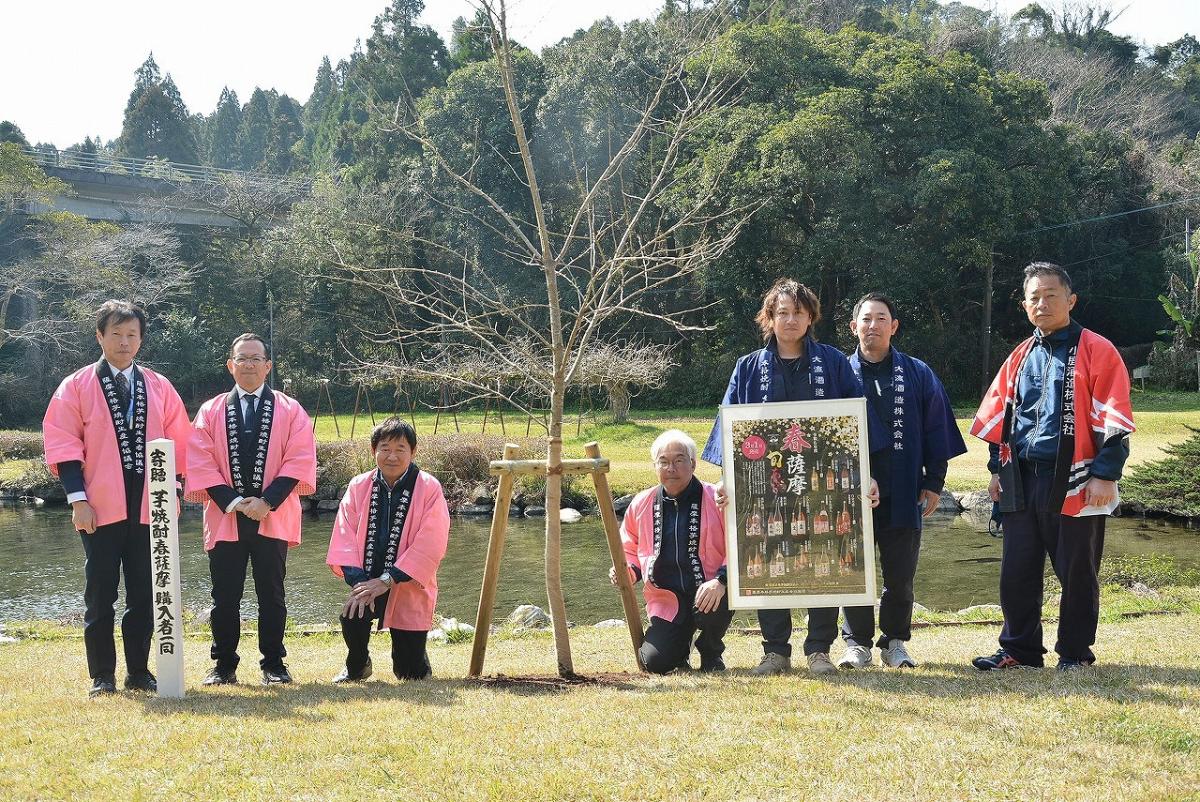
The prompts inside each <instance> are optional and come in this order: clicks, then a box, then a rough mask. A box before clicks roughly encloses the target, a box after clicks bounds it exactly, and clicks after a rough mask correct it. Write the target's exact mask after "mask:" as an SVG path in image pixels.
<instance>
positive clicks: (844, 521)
mask: <svg viewBox="0 0 1200 802" xmlns="http://www.w3.org/2000/svg"><path fill="white" fill-rule="evenodd" d="M837 533H838V534H839V535H840V536H842V537H845V536H846V535H848V534H850V507H849V505H848V504H846V500H845V499H842V511H841V512H839V513H838V517H837Z"/></svg>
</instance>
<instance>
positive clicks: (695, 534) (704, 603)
mask: <svg viewBox="0 0 1200 802" xmlns="http://www.w3.org/2000/svg"><path fill="white" fill-rule="evenodd" d="M650 459H651V460H652V461H653V463H654V469H655V471H657V473H658V480H659V483H660V484H659V485H658V487H652V488H650V489H649V490H643V491H642V492H641V493H639V494H638V495H637V497H636V498H634V500H633V503H631V504H630V505H629V509H628V510H626V512H625V520H624V522H623V523H622V524H621V542H622V543H623V545H624V547H625V559H626V562H627V563H628V569H629V576H630V581H631V582H633V583H635V584H636V583H637V582H638V581H639V580H643V579H644V580H645V584H644V587H643V594H644V595H645V598H646V614H647V615H648V616H649V618H650V628H649V629H648V630H646V639H645V642H644V643H642V647H641V649H640V650H639V655H640V657H641V660H642V665H643V666H645V668H646V670H647V671H649V672H651V673H654V674H666V673H668V672H670V671H673V670H675V669H677V668H681V669H687V668H690V664H689V663H688V655H689V654H690V653H691V650H692V636H693V635H695V634H696V632H697V630H698V631H699V633H700V634H699V636H698V637H697V638H696V650H697V651H698V652H699V653H700V670H701V671H724V670H725V662H724V660H722V658H721V655H722V654H723V653H724V651H725V632H726V630H728V629H729V622H730V621H731V620H732V618H733V613H732V612H730V610H729V602H728V600H727V599H726V596H725V572H726V566H725V518H724V516H723V515H722V514H721V511H720V510H719V509H717V504H716V501H715V500H714V499H715V497H714V488H713V486H712V485H710V484H707V483H705V482H701V481H700V480H699V479H697V478H696V477H695V472H696V443H695V441H694V440H692V438H690V437H688V435H687V434H685V433H684V432H681V431H679V430H678V429H668V430H667V431H665V432H663V433H662V434H661V435H659V436H658V439H657V440H655V441H654V445H652V446H651V447H650ZM609 579H610V580H612V582H613V583H614V584H615V583H616V574H615V569H609Z"/></svg>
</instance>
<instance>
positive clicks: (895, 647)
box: [879, 638, 917, 668]
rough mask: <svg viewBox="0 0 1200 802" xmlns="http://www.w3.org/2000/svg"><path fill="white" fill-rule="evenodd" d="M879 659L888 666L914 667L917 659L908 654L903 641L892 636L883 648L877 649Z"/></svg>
mask: <svg viewBox="0 0 1200 802" xmlns="http://www.w3.org/2000/svg"><path fill="white" fill-rule="evenodd" d="M879 659H880V660H881V661H882V662H883V664H884V665H885V666H887V667H888V668H916V667H917V661H916V660H913V659H912V657H910V656H909V654H908V649H906V648H905V647H904V641H902V640H900V639H899V638H892V639H891V640H889V641H888V645H887V646H886V647H885V648H882V649H880V650H879Z"/></svg>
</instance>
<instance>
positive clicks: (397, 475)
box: [325, 418, 450, 684]
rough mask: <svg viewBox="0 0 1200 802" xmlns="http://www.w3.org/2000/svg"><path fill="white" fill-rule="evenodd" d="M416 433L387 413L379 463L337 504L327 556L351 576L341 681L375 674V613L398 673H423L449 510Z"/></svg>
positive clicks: (375, 442)
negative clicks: (424, 464) (422, 459)
mask: <svg viewBox="0 0 1200 802" xmlns="http://www.w3.org/2000/svg"><path fill="white" fill-rule="evenodd" d="M416 450H417V433H416V431H415V430H414V429H413V427H412V426H411V425H409V423H408V422H407V421H404V420H401V419H400V418H388V419H387V420H386V421H384V422H383V423H381V424H379V425H378V426H376V427H375V429H374V430H373V431H372V432H371V451H372V453H373V454H374V455H375V465H376V468H375V470H371V471H367V472H366V473H363V474H359V475H358V476H356V477H354V478H353V479H351V480H350V486H349V487H348V488H347V489H346V495H345V497H343V498H342V503H341V506H339V507H338V514H337V520H336V521H335V522H334V525H333V537H332V538H331V539H330V541H329V553H328V556H327V557H326V560H325V561H326V562H327V563H329V565H330V566H331V567H332V568H333V572H334V573H335V574H337V575H338V576H340V577H342V578H343V579H345V580H346V584H347V585H349V586H350V596H349V598H348V599H347V600H346V603H345V604H344V605H343V606H342V616H341V621H342V637H343V638H344V639H345V641H346V650H347V653H346V664H345V666H343V668H342V671H341V673H339V674H338V675H337V676H335V677H334V678H333V681H334V682H335V683H338V684H341V683H344V682H361V681H363V680H365V679H366V678H367V677H369V676H371V655H370V652H369V651H368V648H367V647H368V644H369V642H370V639H371V627H372V624H373V623H374V622H375V620H376V619H379V621H380V626H381V627H383V626H386V627H387V628H388V629H389V630H390V634H391V636H392V673H393V674H395V675H396V678H397V679H424V678H425V677H428V676H429V675H430V674H431V673H432V669H431V668H430V666H429V656H428V654H427V653H426V650H425V642H426V638H427V636H428V635H429V629H430V627H432V626H433V611H434V606H435V605H436V604H437V595H438V584H437V571H438V566H439V565H440V564H441V562H442V558H443V557H444V556H445V555H446V542H447V540H448V539H449V536H450V510H449V508H448V507H447V505H446V497H445V495H443V493H442V486H441V484H440V483H439V482H438V480H437V479H436V478H435V477H434V476H433V475H432V474H429V473H426V472H425V471H423V470H421V469H420V468H418V467H417V465H416V463H414V462H413V455H414V454H415V452H416Z"/></svg>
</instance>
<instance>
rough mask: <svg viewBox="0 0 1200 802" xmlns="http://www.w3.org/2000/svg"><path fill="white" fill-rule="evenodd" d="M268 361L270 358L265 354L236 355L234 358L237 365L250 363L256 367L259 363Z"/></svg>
mask: <svg viewBox="0 0 1200 802" xmlns="http://www.w3.org/2000/svg"><path fill="white" fill-rule="evenodd" d="M267 361H268V360H267V358H266V357H265V356H235V357H234V358H233V364H235V365H245V364H247V363H249V364H251V365H254V366H256V367H257V366H258V365H263V364H266V362H267Z"/></svg>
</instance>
